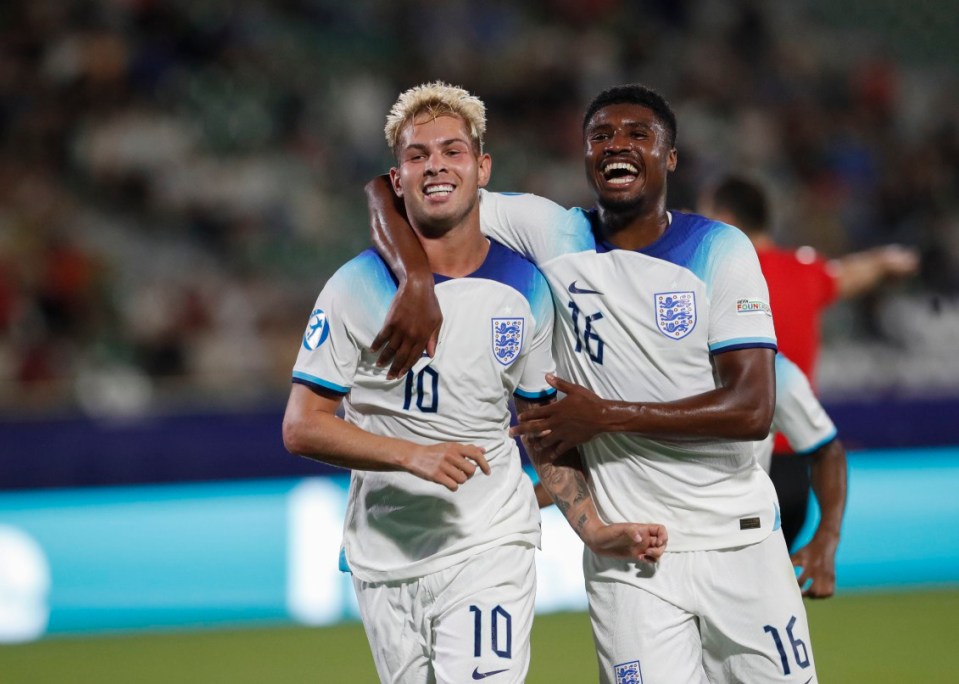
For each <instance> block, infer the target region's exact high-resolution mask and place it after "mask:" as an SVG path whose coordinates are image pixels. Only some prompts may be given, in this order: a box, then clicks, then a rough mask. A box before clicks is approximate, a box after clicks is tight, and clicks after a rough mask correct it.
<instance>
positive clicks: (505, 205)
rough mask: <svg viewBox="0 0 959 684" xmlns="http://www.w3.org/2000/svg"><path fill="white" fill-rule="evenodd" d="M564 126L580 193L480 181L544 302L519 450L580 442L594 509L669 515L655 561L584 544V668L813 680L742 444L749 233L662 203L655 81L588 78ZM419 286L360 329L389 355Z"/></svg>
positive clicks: (385, 219) (751, 345)
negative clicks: (544, 373) (573, 118)
mask: <svg viewBox="0 0 959 684" xmlns="http://www.w3.org/2000/svg"><path fill="white" fill-rule="evenodd" d="M583 136H584V152H585V169H586V177H587V180H588V182H589V184H590V186H591V188H592V190H593V191H594V194H595V195H596V200H597V205H596V206H595V207H594V208H593V209H591V210H582V209H572V210H568V211H567V210H565V209H563V208H562V207H559V206H557V205H555V204H554V203H552V202H550V201H549V200H546V199H543V198H540V197H535V196H531V195H506V194H496V193H488V192H484V193H482V195H481V201H480V220H481V222H482V225H483V230H484V232H486V233H487V234H488V235H490V236H492V237H494V238H495V239H497V240H501V241H503V242H504V243H505V244H508V245H510V246H512V247H513V248H515V249H517V250H519V251H521V252H522V253H524V254H525V255H527V256H529V257H530V258H532V260H533V261H535V262H536V263H537V264H538V265H539V267H540V268H541V269H542V271H543V274H544V275H545V276H546V278H547V280H548V281H549V284H550V287H551V288H552V292H553V298H554V300H555V302H556V330H555V332H554V338H553V352H554V357H555V359H556V365H557V369H558V375H557V376H553V375H550V376H548V380H549V383H550V385H551V386H553V387H554V388H556V389H557V390H559V391H560V392H562V393H563V394H564V395H565V396H564V397H563V398H562V399H560V400H559V401H556V402H554V403H551V404H549V405H547V406H542V407H536V408H532V409H527V410H524V411H521V412H520V415H519V424H518V425H517V427H516V428H515V432H516V433H517V434H521V435H525V436H526V438H527V439H528V440H529V441H530V442H531V443H532V445H533V447H534V452H538V455H537V456H534V460H535V459H536V458H542V457H543V455H546V456H547V457H549V458H555V457H557V456H560V457H561V455H562V454H564V453H565V452H566V451H567V450H569V449H572V448H574V447H579V450H580V452H581V455H582V458H583V460H584V462H585V465H586V470H587V472H588V474H589V491H590V492H591V493H592V495H593V498H594V500H595V502H596V507H597V509H598V510H599V514H600V515H601V516H602V518H603V519H604V520H606V521H611V522H616V521H621V520H628V519H637V520H658V521H662V522H663V524H664V525H665V526H666V527H667V528H668V529H669V549H668V550H667V551H666V553H664V554H663V556H662V558H661V559H660V560H659V562H658V563H657V564H655V565H652V564H649V563H645V562H642V561H639V562H629V561H622V560H612V559H604V558H602V557H599V556H597V555H596V554H595V553H593V552H592V551H591V550H589V549H588V548H587V549H586V550H585V551H584V571H585V576H586V589H587V594H588V598H589V605H590V617H591V620H592V624H593V635H594V639H595V643H596V649H597V655H598V659H599V670H600V680H601V681H602V682H617V683H619V682H628V681H637V682H638V681H651V682H684V683H686V682H706V681H710V682H727V681H736V682H751V683H752V682H800V683H803V684H806V683H809V682H815V681H816V674H815V665H814V664H813V657H812V651H811V647H810V645H809V632H808V626H807V621H806V614H805V608H804V606H803V602H802V596H801V593H800V591H799V587H798V585H797V583H796V576H795V573H794V571H793V567H792V565H791V563H790V561H789V556H788V552H787V550H786V545H785V542H784V540H783V537H782V532H781V531H780V530H779V525H778V511H777V506H776V494H775V491H774V489H773V486H772V483H771V482H770V480H769V478H768V476H767V475H766V473H765V472H764V471H763V470H762V469H761V468H760V467H759V466H758V465H757V463H756V460H755V457H754V448H755V445H754V443H753V441H755V440H760V439H763V438H765V437H766V435H767V434H768V433H769V428H770V423H771V420H772V415H773V407H774V404H775V389H774V371H773V363H774V362H773V358H774V355H775V349H776V343H775V333H774V329H773V322H772V317H771V313H770V309H769V303H768V293H767V290H766V284H765V281H764V280H763V277H762V272H761V271H760V268H759V263H758V260H757V257H756V252H755V250H754V249H753V247H752V245H751V243H750V242H749V239H748V238H747V237H746V236H745V235H743V233H741V232H740V231H739V230H737V229H736V228H733V227H731V226H728V225H726V224H723V223H719V222H716V221H713V220H710V219H707V218H705V217H702V216H698V215H695V214H686V213H681V212H677V211H667V209H666V188H667V178H668V175H669V173H670V172H672V171H673V170H674V169H675V168H676V164H677V153H676V147H675V143H676V119H675V116H674V114H673V112H672V110H671V109H670V107H669V105H668V104H667V103H666V101H665V100H664V99H663V98H662V97H661V96H660V95H659V94H657V93H656V92H654V91H652V90H650V89H648V88H645V87H643V86H639V85H629V86H622V87H617V88H612V89H610V90H607V91H604V92H602V93H600V94H599V95H598V96H597V97H596V98H595V99H594V100H593V102H592V103H591V104H590V105H589V107H588V108H587V110H586V114H585V117H584V120H583ZM367 193H368V197H369V199H370V201H371V212H372V217H373V224H374V225H373V229H374V240H375V241H376V244H377V246H378V248H379V249H380V250H381V251H382V252H383V253H385V254H386V255H387V261H388V262H390V263H395V267H396V268H397V269H399V270H400V271H401V272H402V273H403V276H404V278H405V279H406V280H407V281H413V284H412V285H408V286H407V291H406V292H407V296H409V295H411V294H416V295H418V296H419V295H423V293H424V292H425V293H426V294H428V289H429V287H428V283H427V279H426V275H427V274H428V269H426V268H425V267H424V264H425V259H424V256H423V254H422V251H421V250H419V248H418V245H417V244H416V242H415V240H413V239H412V233H411V232H410V230H409V228H408V227H407V226H406V224H405V221H403V219H402V216H401V214H400V212H399V211H398V207H397V206H396V203H395V200H394V198H393V197H391V196H390V192H389V188H388V187H386V186H384V184H383V183H382V181H381V180H379V181H376V180H375V181H373V182H371V183H370V184H369V185H368V186H367ZM410 299H413V297H410ZM431 306H432V305H431V304H430V303H429V297H428V296H427V297H422V296H419V297H418V301H416V302H415V303H413V302H407V303H405V304H403V305H402V307H400V306H397V307H396V308H394V310H393V312H392V314H391V317H390V321H389V324H388V325H387V326H386V327H385V328H384V329H383V330H382V331H381V333H380V335H379V336H378V338H377V342H378V343H379V345H380V348H381V349H384V350H385V353H386V358H384V357H383V356H381V357H380V362H381V363H384V364H389V363H391V362H392V364H393V365H392V366H391V372H396V368H397V367H402V366H403V365H404V364H405V359H406V358H408V356H409V353H410V350H411V349H412V350H414V351H415V353H419V350H420V349H422V348H423V346H424V344H425V342H426V340H427V338H428V337H429V333H430V331H432V330H433V329H434V327H435V325H436V322H435V320H429V321H426V322H425V323H417V324H416V325H413V326H407V325H406V324H407V322H406V321H403V320H400V319H399V318H397V317H396V316H395V314H397V312H402V311H419V312H420V314H421V315H423V314H429V312H430V311H431V309H430V307H431ZM446 325H448V323H447V322H444V323H443V324H442V326H443V329H445V326H446ZM424 332H425V333H426V334H423V333H424ZM410 339H413V341H412V342H409V340H410ZM441 347H442V341H441V342H440V343H439V345H438V346H436V350H441ZM436 353H441V351H437V352H436ZM554 465H555V466H556V467H557V470H561V468H562V464H561V463H560V462H559V461H554ZM556 479H559V477H558V476H557V477H556ZM543 482H544V486H545V487H546V488H547V489H549V490H550V491H551V493H552V489H551V488H552V487H554V486H555V482H552V481H547V480H546V479H545V478H544V479H543Z"/></svg>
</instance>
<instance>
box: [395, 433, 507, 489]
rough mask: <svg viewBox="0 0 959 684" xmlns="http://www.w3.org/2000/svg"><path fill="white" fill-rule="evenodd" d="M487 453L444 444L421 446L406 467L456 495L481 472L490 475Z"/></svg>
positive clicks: (407, 461)
mask: <svg viewBox="0 0 959 684" xmlns="http://www.w3.org/2000/svg"><path fill="white" fill-rule="evenodd" d="M484 453H485V450H484V449H482V448H480V447H478V446H474V445H472V444H457V443H455V442H443V443H442V444H431V445H429V446H417V447H416V448H415V449H414V450H413V452H412V453H411V454H410V455H409V456H408V458H407V460H406V463H405V464H404V465H405V469H406V470H407V472H410V473H412V474H413V475H416V476H417V477H420V478H423V479H424V480H428V481H429V482H435V483H437V484H441V485H443V486H444V487H446V488H447V489H449V490H450V491H451V492H455V491H456V490H457V489H459V486H460V485H461V484H463V483H464V482H466V481H467V480H468V479H470V478H471V477H472V476H473V474H474V473H475V472H476V469H477V468H479V469H480V470H482V471H483V472H484V473H485V474H486V475H489V474H490V467H489V463H487V462H486V456H484Z"/></svg>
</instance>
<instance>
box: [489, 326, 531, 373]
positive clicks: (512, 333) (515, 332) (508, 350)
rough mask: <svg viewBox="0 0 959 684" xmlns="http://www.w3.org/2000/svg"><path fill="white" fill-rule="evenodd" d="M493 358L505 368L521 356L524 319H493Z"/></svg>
mask: <svg viewBox="0 0 959 684" xmlns="http://www.w3.org/2000/svg"><path fill="white" fill-rule="evenodd" d="M490 322H491V323H492V332H493V356H495V357H496V360H497V361H499V362H500V363H501V364H503V365H504V366H508V365H510V364H511V363H513V361H515V360H516V357H517V356H519V352H520V349H522V348H523V324H524V323H525V321H524V320H523V319H522V318H492V319H490Z"/></svg>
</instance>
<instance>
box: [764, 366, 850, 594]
mask: <svg viewBox="0 0 959 684" xmlns="http://www.w3.org/2000/svg"><path fill="white" fill-rule="evenodd" d="M777 434H781V435H783V436H784V437H785V438H786V440H787V441H788V443H789V445H790V446H791V447H792V449H793V451H794V453H795V454H796V455H795V456H794V457H793V458H805V459H808V462H809V464H810V471H811V473H812V488H813V491H814V492H815V493H816V498H817V500H818V501H819V508H820V519H819V524H818V525H817V526H816V531H815V532H814V533H813V536H812V539H810V540H809V543H808V544H806V545H805V546H803V547H802V548H800V549H797V550H796V551H795V552H794V553H793V554H792V562H793V565H794V566H796V567H801V568H802V571H801V572H800V575H799V584H800V586H802V587H804V589H803V596H808V597H810V598H828V597H830V596H832V595H833V593H834V592H835V590H836V550H837V548H838V547H839V536H840V532H841V529H842V518H843V513H844V511H845V507H846V450H845V449H844V448H843V445H842V442H841V441H840V440H839V437H838V435H837V431H836V426H835V425H834V424H833V422H832V420H831V419H830V418H829V415H828V414H827V413H826V410H825V409H824V408H823V406H822V404H820V403H819V400H818V399H817V398H816V395H815V394H814V393H813V390H812V387H811V386H810V384H809V380H808V379H807V378H806V376H805V375H803V372H802V371H801V370H799V367H798V366H796V364H794V363H793V362H792V361H790V360H789V359H787V358H786V357H785V356H783V355H782V354H777V355H776V410H775V413H774V414H773V424H772V430H771V431H770V433H769V437H767V438H766V439H765V440H763V441H762V442H759V443H758V445H757V461H758V462H759V465H760V466H761V467H762V468H763V469H765V470H766V472H769V468H770V466H771V462H772V461H773V439H774V437H775V436H776V435H777ZM780 505H782V502H780ZM784 533H785V529H784ZM807 583H808V587H806V586H805V585H806V584H807Z"/></svg>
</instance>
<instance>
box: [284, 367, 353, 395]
mask: <svg viewBox="0 0 959 684" xmlns="http://www.w3.org/2000/svg"><path fill="white" fill-rule="evenodd" d="M293 382H295V383H298V384H300V385H307V386H309V387H319V388H322V389H325V390H331V391H333V392H336V393H338V394H349V393H350V388H349V387H343V385H337V384H336V383H335V382H330V381H329V380H324V379H322V378H318V377H316V376H314V375H310V374H308V373H303V372H301V371H293Z"/></svg>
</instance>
